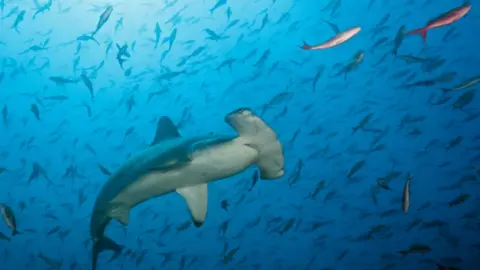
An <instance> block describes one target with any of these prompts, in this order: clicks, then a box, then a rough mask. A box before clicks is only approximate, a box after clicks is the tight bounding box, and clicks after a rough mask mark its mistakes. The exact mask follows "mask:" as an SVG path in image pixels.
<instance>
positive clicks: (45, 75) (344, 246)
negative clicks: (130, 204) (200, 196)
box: [0, 0, 480, 270]
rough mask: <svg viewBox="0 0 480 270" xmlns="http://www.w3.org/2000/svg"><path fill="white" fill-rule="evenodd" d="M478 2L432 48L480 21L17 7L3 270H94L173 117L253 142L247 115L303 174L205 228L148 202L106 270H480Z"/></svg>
mask: <svg viewBox="0 0 480 270" xmlns="http://www.w3.org/2000/svg"><path fill="white" fill-rule="evenodd" d="M477 2H478V1H471V3H470V4H471V5H472V9H471V10H470V11H469V12H468V14H467V15H466V16H465V17H462V18H460V19H459V20H458V21H455V22H453V23H452V24H449V25H446V26H442V27H439V28H436V29H431V30H429V31H428V35H427V39H426V41H423V40H422V38H421V36H419V35H410V34H407V32H408V31H411V30H414V29H418V28H421V27H424V26H425V25H427V23H428V22H429V21H431V20H432V19H434V18H438V16H439V15H442V14H444V17H445V16H448V15H451V13H450V14H445V13H446V12H448V11H450V10H452V9H454V8H457V7H459V6H462V5H467V3H463V2H462V1H460V0H455V1H429V0H426V1H416V0H410V1H391V0H368V1H353V0H343V1H341V0H330V1H312V0H303V1H298V0H296V1H294V0H256V1H233V0H219V1H217V0H203V1H191V0H170V1H166V0H159V1H157V0H155V1H154V0H138V1H95V0H90V1H88V0H76V1H72V0H65V1H59V0H48V1H47V0H34V1H26V0H0V12H1V14H2V15H1V17H2V20H1V21H0V23H1V25H0V59H1V66H0V107H1V109H2V119H1V122H2V123H0V131H1V132H0V147H1V148H0V153H1V159H0V187H1V189H0V196H1V197H0V198H1V200H0V203H3V204H4V206H3V207H2V209H3V210H2V217H4V219H5V221H6V222H2V223H1V225H0V232H1V234H0V250H1V255H0V269H2V270H3V269H72V270H73V269H92V259H91V258H92V255H91V250H92V237H91V234H90V233H91V232H90V219H91V216H92V213H93V212H94V211H93V210H92V209H93V208H94V203H95V202H96V200H97V197H98V196H99V194H100V191H101V190H102V188H103V187H104V185H105V183H107V181H108V180H109V178H114V177H115V175H116V174H115V172H116V171H117V170H119V168H124V167H122V166H124V163H125V162H126V160H129V159H130V160H132V159H133V160H134V159H135V158H136V157H137V155H138V153H142V151H144V150H145V149H147V148H149V147H152V146H150V144H151V142H152V140H153V138H154V136H155V132H156V127H157V121H159V119H161V116H167V117H169V118H170V119H171V120H172V121H173V122H174V123H175V125H176V127H177V129H178V131H179V133H180V134H181V136H182V137H194V136H204V135H205V136H212V137H213V138H217V137H215V136H217V134H221V135H228V136H237V133H236V132H235V130H234V129H232V127H231V126H229V124H228V123H225V116H226V115H228V114H229V113H230V112H233V111H235V110H237V109H239V108H249V109H250V110H251V111H253V113H254V114H255V115H257V116H258V117H259V118H260V119H263V121H265V123H267V125H268V126H270V127H271V128H272V129H273V130H274V131H275V133H276V135H277V136H278V139H279V141H280V143H281V145H282V146H283V156H284V159H285V168H284V170H285V174H284V175H283V176H282V177H280V178H278V179H272V180H261V179H260V180H258V181H257V179H258V177H259V170H258V167H257V166H256V165H255V164H254V165H252V166H250V167H249V168H248V169H246V170H245V171H243V172H240V173H238V174H236V175H234V176H232V177H229V178H228V179H224V180H223V179H222V180H219V181H215V182H212V183H209V184H208V214H207V217H206V219H205V221H204V222H203V224H202V225H201V226H200V227H198V228H196V226H194V225H193V223H192V218H191V217H190V214H189V210H188V208H187V205H186V204H185V200H184V199H183V198H182V197H181V196H180V195H178V194H176V193H171V194H167V195H164V196H160V197H159V198H154V199H151V200H148V201H146V202H143V203H141V204H140V205H138V206H136V207H135V208H134V209H133V210H132V211H131V213H130V214H129V217H130V218H129V224H128V225H126V226H123V225H121V224H120V223H119V222H117V221H112V222H110V224H109V225H108V226H107V230H106V231H105V235H107V236H108V237H109V238H111V239H112V240H114V241H115V242H117V243H118V244H119V245H121V246H122V252H121V254H119V255H118V256H117V257H115V258H113V259H112V260H111V256H112V252H110V251H105V252H103V253H101V254H100V257H99V262H98V264H97V267H98V268H97V269H323V270H326V269H443V270H448V269H462V270H463V269H467V270H468V269H472V270H475V269H479V267H480V259H478V256H479V255H480V236H479V234H478V231H479V230H480V208H479V198H480V187H479V180H478V177H479V171H480V169H479V167H480V154H479V149H480V148H479V147H480V144H479V142H480V134H479V130H480V129H479V128H478V126H479V124H480V118H479V117H478V116H480V108H479V104H480V103H479V100H478V97H477V92H476V88H477V82H478V81H480V78H479V77H478V76H480V74H479V71H478V70H477V69H478V66H477V62H478V60H479V59H478V58H479V54H478V48H479V46H480V40H479V39H477V38H476V35H477V28H478V27H477V26H478V25H479V23H480V13H479V11H477V7H476V5H475V4H476V3H477ZM110 12H111V14H110ZM102 14H103V16H102ZM109 14H110V15H109ZM102 18H103V19H105V20H104V24H103V23H101V20H102ZM402 26H404V28H402ZM352 27H361V30H360V32H359V33H358V34H357V35H355V36H353V37H352V38H351V39H349V40H347V41H346V42H345V43H343V44H340V45H338V46H334V47H332V48H328V49H323V50H304V49H301V48H300V47H301V46H302V44H303V43H304V42H305V43H307V44H309V45H311V46H314V45H318V44H320V43H323V42H324V41H326V40H328V39H330V38H332V37H334V36H336V35H337V34H340V33H341V32H344V31H345V30H347V29H350V28H352ZM96 29H97V30H98V31H96ZM93 32H95V34H94V35H92V33H93ZM395 48H397V49H398V52H397V53H396V55H395V54H394V53H393V51H394V49H395ZM270 139H272V138H270ZM272 140H274V139H272ZM264 143H265V144H267V145H270V143H273V142H272V141H268V142H264ZM208 147H210V146H209V145H207V146H205V148H208ZM255 147H263V146H262V145H260V146H258V145H256V146H255ZM255 147H254V148H255ZM240 149H244V148H240ZM200 150H205V149H200ZM200 150H199V151H200ZM249 151H252V150H251V149H250V150H249ZM140 155H141V154H140ZM234 155H238V156H239V157H240V156H242V155H243V152H242V151H239V152H238V153H235V154H234ZM214 165H215V164H214ZM139 166H140V165H139ZM219 166H220V165H219ZM161 168H162V170H164V169H165V167H161ZM155 169H159V168H158V167H155V168H153V169H152V170H155ZM172 170H173V169H172ZM179 170H180V169H179ZM126 171H129V170H126ZM162 172H163V171H162ZM112 174H113V175H112ZM132 174H133V173H132ZM260 174H261V173H260ZM127 178H128V177H127ZM130 178H132V177H130ZM408 181H409V182H408ZM407 182H408V183H409V185H410V186H409V190H407V192H405V186H406V183H407ZM405 194H407V195H408V196H409V201H408V202H407V201H406V195H405ZM407 204H408V206H409V208H408V211H407V209H406V208H405V207H406V206H405V205H407ZM5 205H6V206H8V207H9V208H8V209H11V210H12V211H13V213H14V216H15V221H16V227H17V230H18V231H19V234H17V235H14V236H13V235H12V228H10V227H9V226H8V225H9V221H11V218H10V219H9V218H8V217H7V218H5V213H6V212H5V209H7V208H5V207H6V206H5ZM10 225H11V224H10ZM441 266H442V267H441Z"/></svg>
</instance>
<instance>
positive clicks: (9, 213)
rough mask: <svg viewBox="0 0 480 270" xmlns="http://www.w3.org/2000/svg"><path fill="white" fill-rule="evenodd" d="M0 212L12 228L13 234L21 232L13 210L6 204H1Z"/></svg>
mask: <svg viewBox="0 0 480 270" xmlns="http://www.w3.org/2000/svg"><path fill="white" fill-rule="evenodd" d="M0 212H1V213H2V218H3V220H4V221H5V223H6V224H7V226H8V228H10V229H11V230H12V236H14V235H17V234H19V233H20V232H19V231H17V222H16V219H15V214H14V213H13V210H12V209H11V208H10V207H9V206H8V205H6V204H0Z"/></svg>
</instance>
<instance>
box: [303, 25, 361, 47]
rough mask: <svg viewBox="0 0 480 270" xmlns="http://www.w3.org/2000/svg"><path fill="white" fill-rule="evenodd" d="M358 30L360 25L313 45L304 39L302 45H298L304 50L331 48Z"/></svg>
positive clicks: (349, 37) (352, 35)
mask: <svg viewBox="0 0 480 270" xmlns="http://www.w3.org/2000/svg"><path fill="white" fill-rule="evenodd" d="M360 30H362V28H360V27H353V28H350V29H348V30H346V31H344V32H341V33H339V34H338V35H336V36H334V37H333V38H331V39H329V40H327V41H326V42H324V43H321V44H318V45H315V46H310V45H308V44H307V43H306V42H305V41H304V42H303V46H302V47H300V48H301V49H304V50H307V51H314V50H323V49H328V48H332V47H335V46H337V45H340V44H342V43H344V42H345V41H347V40H349V39H351V38H352V37H354V36H355V35H356V34H358V32H360Z"/></svg>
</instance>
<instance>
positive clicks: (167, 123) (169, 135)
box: [151, 116, 181, 145]
mask: <svg viewBox="0 0 480 270" xmlns="http://www.w3.org/2000/svg"><path fill="white" fill-rule="evenodd" d="M180 137H181V136H180V133H179V132H178V130H177V128H176V127H175V124H174V123H173V122H172V120H171V119H170V118H168V117H167V116H162V117H160V119H159V120H158V122H157V131H156V133H155V138H154V139H153V141H152V144H151V145H155V144H157V143H159V142H161V141H165V140H170V139H175V138H180Z"/></svg>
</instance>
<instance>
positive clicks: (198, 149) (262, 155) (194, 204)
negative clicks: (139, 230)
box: [90, 109, 284, 269]
mask: <svg viewBox="0 0 480 270" xmlns="http://www.w3.org/2000/svg"><path fill="white" fill-rule="evenodd" d="M225 121H226V122H227V123H228V124H229V125H230V126H232V127H233V128H234V129H235V130H236V131H237V133H238V136H236V137H233V136H216V135H212V136H202V137H191V138H187V137H182V136H180V134H179V133H178V131H177V129H176V128H175V126H174V124H173V123H172V121H171V120H170V119H169V118H168V117H162V118H160V120H159V122H158V124H157V132H156V135H155V139H154V140H153V142H152V145H151V146H150V147H149V148H147V149H145V150H144V151H142V152H140V153H138V154H136V155H134V156H132V157H131V158H130V159H129V160H128V161H127V162H125V164H123V165H122V166H121V167H120V168H119V169H118V170H117V171H116V172H115V173H114V174H113V175H112V176H111V177H110V179H109V180H108V181H107V183H106V184H105V185H104V186H103V187H102V190H101V191H100V194H99V195H98V197H97V199H96V202H95V205H94V209H93V213H92V218H91V226H90V233H91V237H92V240H93V256H92V269H96V264H97V260H98V255H99V253H100V252H102V251H103V250H112V251H114V255H113V257H112V258H114V257H116V256H118V255H119V254H120V252H121V250H122V247H121V246H120V245H118V244H117V243H115V242H114V241H113V240H111V239H109V238H108V237H105V236H104V231H105V228H106V226H107V225H108V223H109V222H110V220H111V219H116V220H117V221H119V222H120V223H122V224H123V225H127V224H128V223H129V213H130V210H131V209H132V208H133V207H134V206H136V205H138V204H140V203H142V202H144V201H146V200H148V199H151V198H154V197H158V196H161V195H164V194H168V193H171V192H177V193H178V194H180V195H181V196H182V197H183V198H184V199H185V201H186V203H187V206H188V209H189V210H190V215H191V218H192V221H193V223H194V224H195V226H196V227H199V226H201V225H202V224H203V222H204V221H205V218H206V214H207V201H208V199H207V198H208V188H207V183H209V182H213V181H216V180H219V179H223V178H227V177H230V176H233V175H235V174H238V173H240V172H242V171H243V170H245V169H246V168H248V167H249V166H250V165H252V164H254V163H255V164H257V165H258V167H259V170H260V177H261V178H262V179H276V178H279V177H281V176H283V174H284V157H283V148H282V145H281V144H280V142H279V141H278V139H277V136H276V134H275V132H274V131H273V130H272V129H271V128H270V127H269V126H267V125H266V124H265V123H264V122H263V120H261V119H260V118H259V117H258V116H256V115H255V114H254V113H253V112H252V111H250V110H248V109H239V110H236V111H233V112H231V113H229V114H228V115H227V116H226V117H225Z"/></svg>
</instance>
